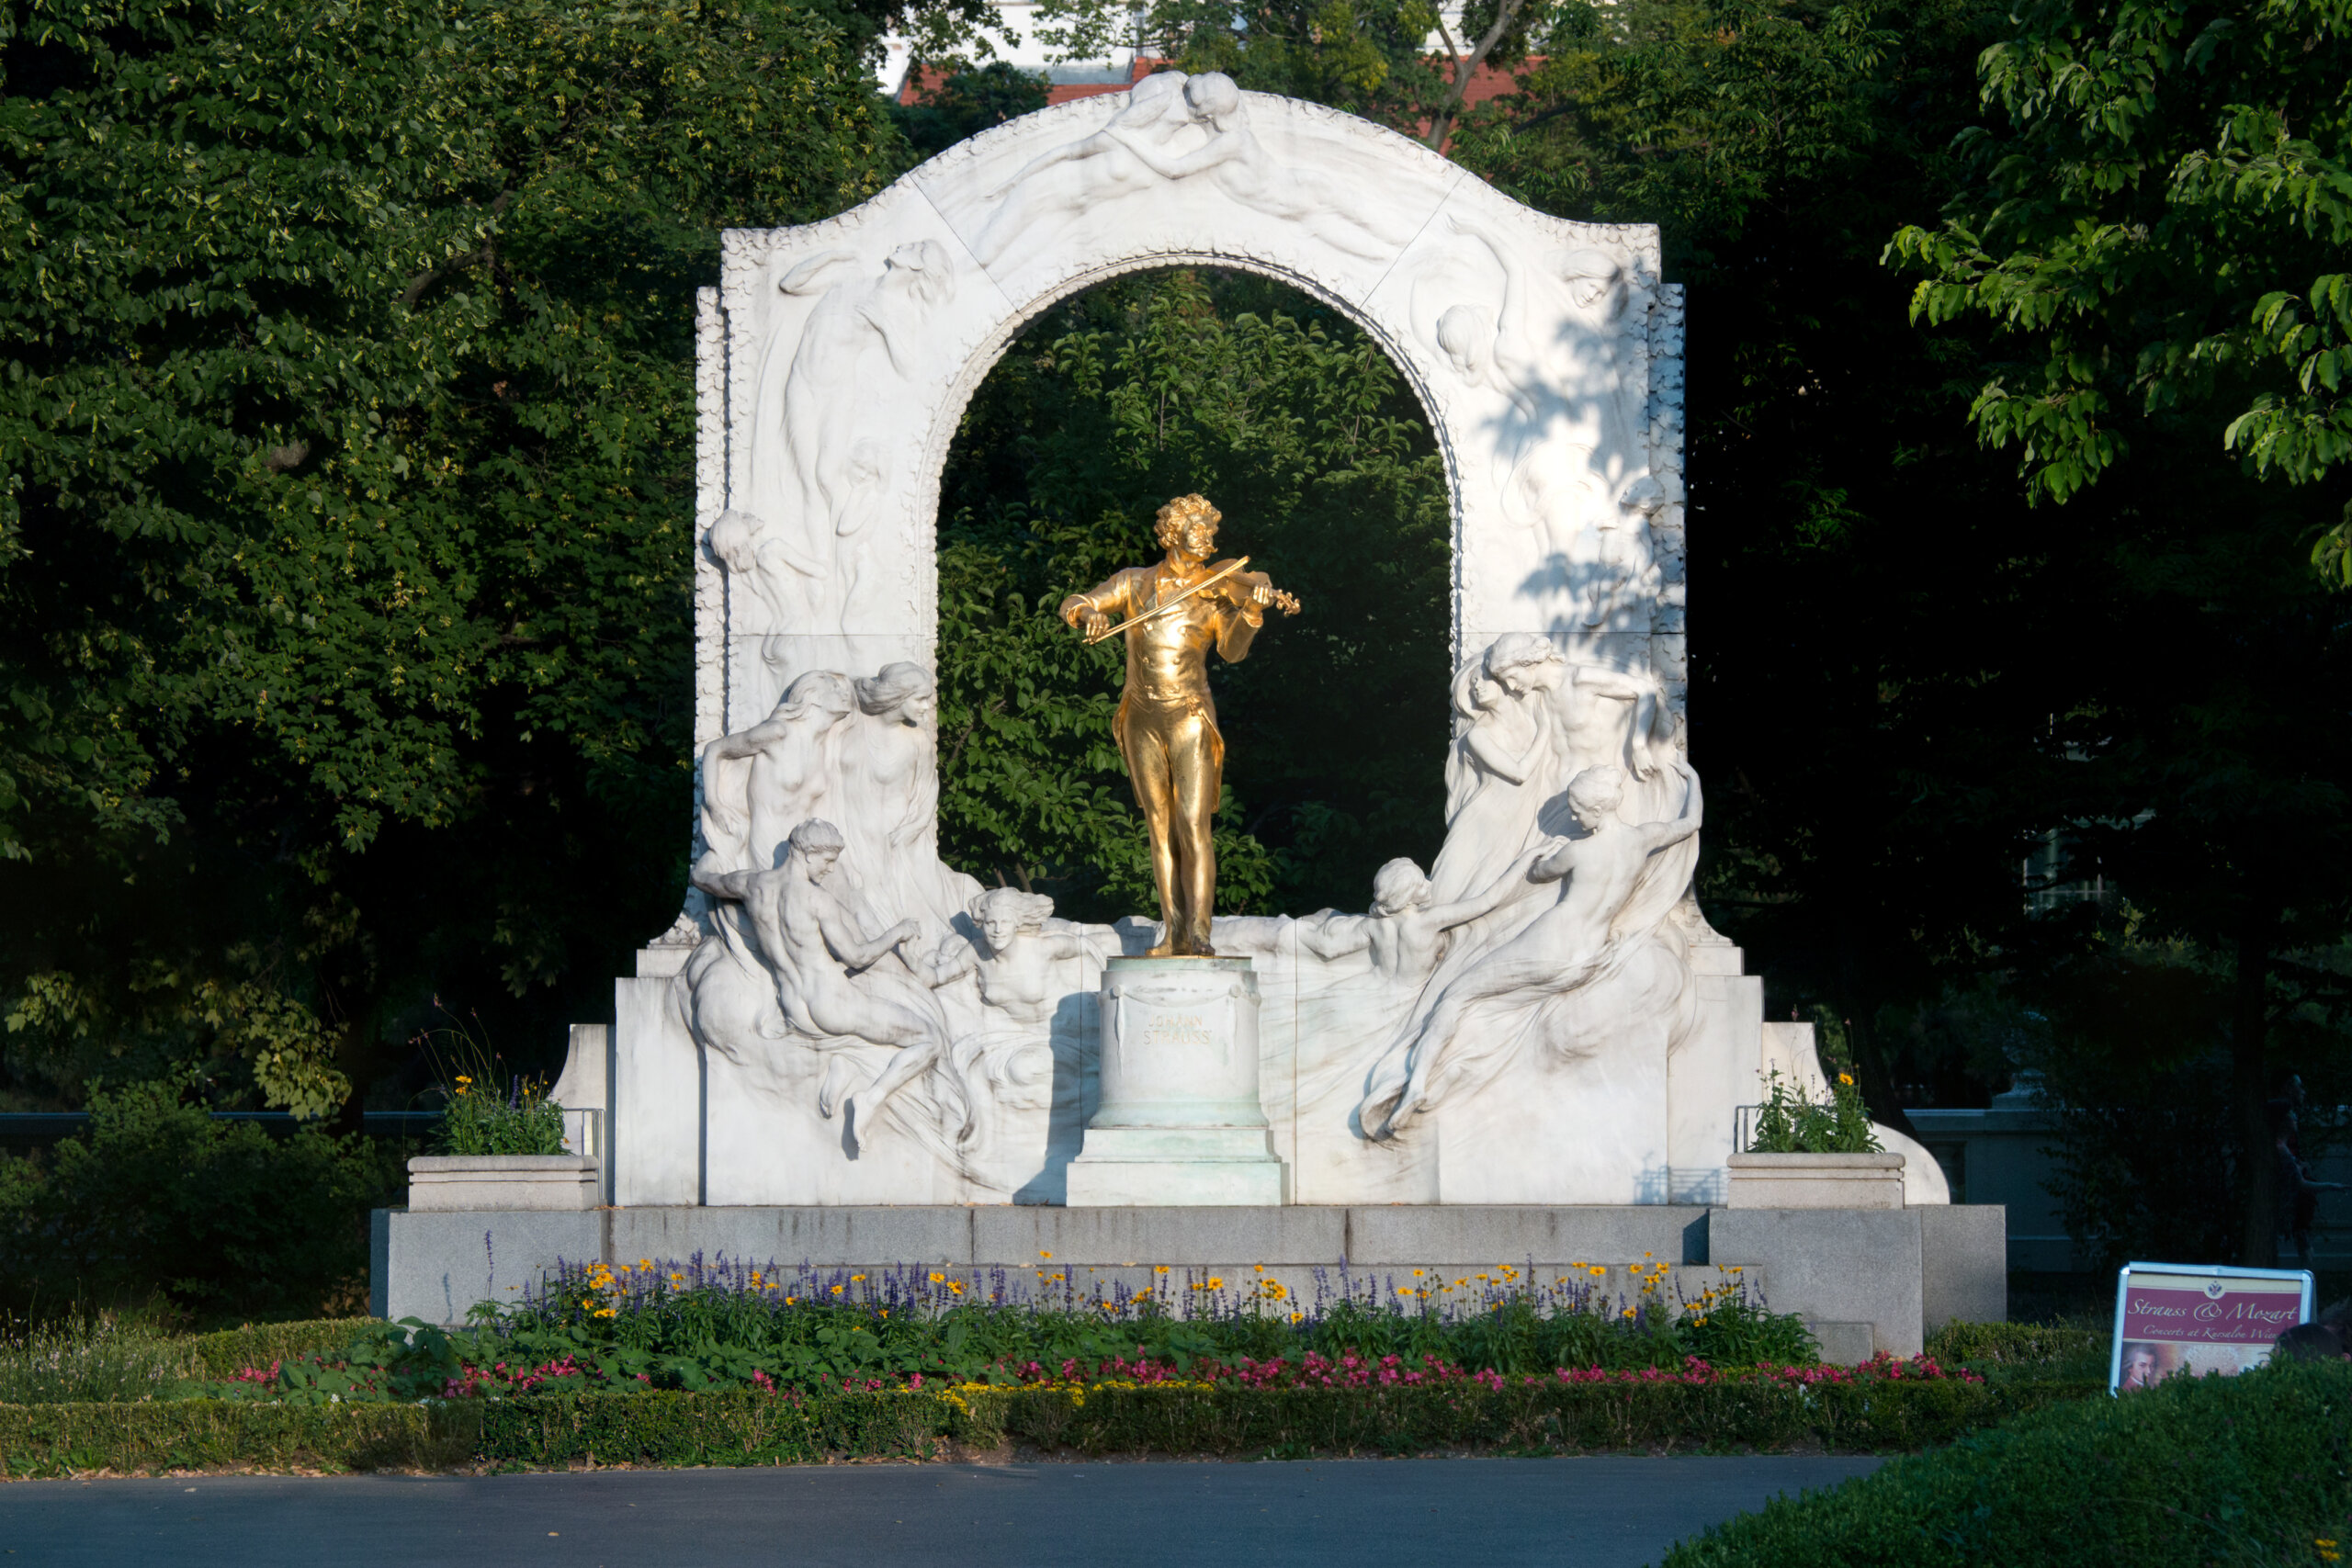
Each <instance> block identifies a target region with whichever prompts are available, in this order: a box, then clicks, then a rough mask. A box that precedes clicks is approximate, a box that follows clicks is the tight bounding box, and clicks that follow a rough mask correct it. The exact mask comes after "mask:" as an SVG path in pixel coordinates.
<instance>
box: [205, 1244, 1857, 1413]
mask: <svg viewBox="0 0 2352 1568" xmlns="http://www.w3.org/2000/svg"><path fill="white" fill-rule="evenodd" d="M1136 1274H1137V1275H1138V1276H1139V1277H1141V1278H1143V1279H1145V1280H1148V1281H1150V1283H1148V1284H1146V1285H1143V1286H1142V1287H1140V1288H1136V1287H1135V1286H1132V1285H1130V1284H1129V1283H1127V1282H1125V1281H1124V1280H1114V1281H1113V1282H1110V1283H1108V1284H1106V1285H1104V1286H1103V1287H1102V1288H1100V1289H1099V1290H1098V1289H1094V1288H1092V1287H1091V1286H1089V1285H1086V1284H1084V1283H1081V1282H1078V1281H1073V1280H1070V1279H1069V1275H1068V1274H1067V1273H1066V1272H1065V1273H1061V1274H1056V1275H1049V1276H1046V1279H1045V1280H1043V1281H1035V1280H1024V1279H1023V1278H1020V1277H1019V1276H1016V1275H1013V1274H1012V1273H1010V1272H1009V1271H1005V1270H989V1271H986V1272H984V1273H982V1274H978V1275H973V1276H969V1277H967V1278H956V1277H953V1276H951V1274H950V1273H949V1271H947V1270H945V1269H920V1268H910V1269H872V1270H858V1271H854V1272H853V1271H850V1270H832V1271H821V1270H816V1269H779V1268H777V1267H776V1266H775V1265H773V1264H770V1265H765V1266H753V1265H751V1264H748V1263H727V1262H714V1263H709V1264H706V1263H704V1262H703V1261H702V1260H701V1259H699V1258H693V1259H687V1260H684V1261H680V1262H655V1261H653V1260H650V1259H647V1260H643V1261H641V1262H640V1263H639V1264H637V1265H634V1266H627V1265H624V1266H619V1267H608V1266H605V1265H603V1264H594V1265H587V1266H582V1267H576V1268H569V1269H561V1270H560V1271H559V1272H558V1273H557V1274H556V1276H555V1277H554V1278H552V1279H550V1280H548V1281H547V1282H546V1285H545V1287H544V1288H543V1289H541V1290H539V1291H536V1292H531V1293H530V1294H529V1295H528V1296H527V1297H526V1299H525V1300H524V1301H523V1302H521V1303H517V1304H515V1305H513V1306H508V1307H495V1308H493V1307H487V1306H485V1307H481V1308H477V1309H476V1321H475V1324H474V1325H473V1326H472V1327H470V1328H468V1329H464V1330H456V1331H446V1332H445V1331H443V1330H441V1329H437V1328H432V1327H428V1326H426V1325H421V1324H414V1325H408V1326H405V1327H393V1326H391V1325H375V1326H374V1327H372V1328H370V1329H369V1330H368V1331H367V1332H366V1333H363V1334H359V1335H356V1336H355V1337H353V1339H352V1341H351V1342H350V1343H349V1344H347V1345H346V1346H345V1347H343V1348H340V1349H338V1350H336V1351H334V1352H330V1353H326V1354H314V1355H311V1356H307V1357H278V1358H275V1361H276V1364H275V1365H274V1366H273V1365H270V1364H267V1363H260V1362H256V1363H255V1364H254V1366H253V1368H252V1369H251V1371H254V1372H256V1373H261V1374H265V1375H262V1376H260V1377H257V1378H245V1379H241V1380H233V1381H226V1382H220V1383H217V1384H215V1385H214V1389H213V1392H215V1393H219V1394H220V1395H222V1396H226V1397H266V1398H280V1399H294V1400H310V1401H312V1402H322V1403H323V1402H344V1401H349V1400H354V1399H395V1400H413V1399H418V1398H425V1397H436V1398H461V1397H468V1396H476V1395H483V1394H499V1395H511V1394H523V1393H536V1392H541V1391H543V1390H546V1389H549V1388H552V1387H557V1386H560V1387H564V1388H570V1389H574V1390H578V1389H589V1388H598V1389H606V1390H612V1389H621V1388H627V1387H632V1386H633V1387H638V1388H656V1389H671V1390H679V1391H688V1392H701V1391H707V1390H713V1389H725V1388H752V1389H763V1390H766V1389H790V1390H797V1391H800V1392H804V1393H807V1392H813V1391H816V1390H820V1389H838V1388H842V1387H844V1386H847V1387H852V1388H858V1389H864V1390H866V1391H868V1392H876V1391H880V1390H883V1389H910V1390H919V1389H921V1388H922V1387H923V1386H924V1385H925V1384H927V1383H928V1384H938V1383H972V1382H978V1383H986V1384H990V1385H995V1386H1002V1387H1015V1386H1023V1385H1025V1384H1032V1383H1035V1382H1038V1381H1039V1374H1036V1373H1033V1372H1032V1371H1031V1370H1030V1369H1032V1368H1046V1367H1052V1368H1059V1367H1062V1366H1064V1365H1066V1364H1067V1365H1071V1366H1077V1367H1083V1368H1087V1369H1100V1368H1103V1367H1105V1366H1109V1365H1111V1364H1113V1363H1114V1362H1119V1363H1121V1364H1127V1363H1133V1364H1138V1365H1140V1364H1146V1363H1148V1364H1151V1365H1155V1366H1165V1367H1168V1368H1170V1369H1172V1370H1173V1371H1174V1372H1176V1373H1178V1374H1182V1375H1184V1376H1192V1375H1193V1374H1194V1372H1195V1370H1196V1369H1199V1368H1202V1367H1216V1368H1220V1369H1224V1370H1225V1371H1223V1372H1220V1374H1219V1375H1227V1374H1228V1373H1229V1374H1230V1375H1236V1376H1238V1375H1239V1373H1238V1369H1241V1368H1243V1367H1244V1366H1250V1367H1254V1368H1272V1367H1276V1366H1293V1367H1296V1368H1300V1369H1304V1368H1305V1367H1306V1366H1307V1365H1308V1364H1309V1358H1317V1359H1316V1360H1315V1361H1314V1362H1313V1364H1314V1365H1316V1366H1317V1367H1318V1368H1325V1369H1328V1368H1330V1367H1335V1366H1339V1365H1341V1364H1343V1363H1345V1364H1355V1363H1356V1362H1361V1363H1363V1364H1373V1363H1380V1362H1382V1361H1383V1360H1384V1359H1388V1360H1389V1361H1391V1362H1393V1363H1394V1364H1396V1365H1398V1366H1407V1367H1410V1368H1413V1369H1417V1370H1418V1369H1424V1368H1427V1367H1430V1366H1435V1365H1438V1364H1440V1363H1442V1364H1444V1365H1446V1366H1448V1367H1457V1368H1464V1369H1468V1370H1470V1371H1492V1372H1494V1373H1496V1374H1498V1375H1500V1376H1505V1377H1517V1376H1524V1375H1528V1374H1539V1375H1543V1376H1551V1375H1553V1374H1554V1373H1555V1372H1557V1371H1559V1370H1560V1369H1562V1368H1568V1369H1573V1370H1575V1371H1578V1372H1582V1371H1586V1370H1588V1369H1598V1370H1600V1371H1605V1372H1612V1373H1613V1372H1617V1371H1666V1372H1674V1371H1679V1370H1680V1369H1683V1368H1684V1367H1686V1366H1687V1365H1688V1364H1689V1363H1690V1362H1691V1359H1692V1358H1697V1359H1699V1360H1700V1361H1702V1362H1705V1363H1707V1364H1710V1365H1713V1366H1727V1365H1751V1366H1752V1365H1756V1364H1758V1363H1764V1362H1770V1363H1773V1364H1776V1365H1790V1364H1798V1363H1811V1362H1812V1361H1813V1360H1814V1353H1813V1343H1812V1339H1811V1337H1810V1336H1809V1335H1807V1334H1806V1332H1805V1330H1804V1325H1803V1324H1802V1323H1800V1322H1799V1321H1797V1320H1796V1319H1794V1318H1792V1317H1788V1316H1784V1315H1781V1314H1774V1313H1771V1312H1770V1310H1769V1309H1768V1308H1767V1307H1766V1306H1765V1304H1764V1303H1762V1302H1760V1301H1758V1300H1756V1299H1754V1298H1753V1296H1752V1293H1751V1292H1749V1291H1748V1290H1747V1288H1746V1286H1745V1285H1744V1284H1743V1283H1742V1281H1741V1279H1740V1276H1739V1273H1738V1271H1736V1270H1732V1269H1726V1270H1723V1271H1721V1272H1720V1274H1719V1275H1718V1276H1717V1277H1716V1279H1715V1281H1714V1282H1713V1283H1711V1284H1709V1285H1707V1286H1705V1287H1704V1288H1702V1289H1701V1290H1700V1291H1698V1292H1697V1293H1696V1294H1695V1295H1691V1296H1689V1297H1685V1296H1684V1295H1682V1294H1681V1293H1679V1292H1678V1291H1676V1290H1674V1289H1672V1288H1671V1287H1670V1286H1669V1285H1668V1272H1667V1270H1665V1269H1663V1268H1659V1267H1656V1266H1651V1267H1645V1268H1643V1269H1635V1270H1631V1271H1628V1270H1622V1269H1620V1270H1611V1269H1605V1268H1602V1267H1600V1266H1599V1265H1589V1266H1579V1269H1578V1271H1577V1273H1576V1274H1574V1275H1560V1276H1557V1277H1555V1278H1554V1279H1551V1280H1544V1281H1541V1282H1533V1281H1530V1280H1527V1278H1526V1277H1525V1271H1524V1270H1523V1269H1519V1268H1515V1267H1511V1266H1509V1265H1498V1266H1496V1267H1495V1268H1493V1269H1488V1270H1486V1271H1483V1272H1481V1273H1479V1274H1476V1275H1472V1276H1465V1277H1464V1278H1462V1279H1460V1280H1450V1281H1449V1280H1431V1279H1427V1278H1426V1277H1424V1278H1423V1279H1422V1280H1419V1281H1416V1282H1411V1283H1408V1284H1404V1285H1399V1284H1397V1283H1396V1282H1395V1281H1393V1280H1389V1279H1387V1278H1386V1277H1378V1278H1375V1277H1369V1276H1349V1275H1345V1274H1340V1275H1331V1274H1318V1275H1317V1278H1316V1281H1315V1284H1314V1287H1313V1289H1312V1291H1311V1292H1309V1293H1308V1294H1307V1297H1306V1299H1305V1300H1300V1299H1298V1296H1297V1295H1296V1293H1295V1292H1293V1291H1292V1290H1291V1289H1289V1288H1288V1287H1285V1286H1284V1285H1283V1284H1282V1283H1280V1282H1279V1281H1277V1280H1272V1279H1259V1278H1255V1277H1253V1278H1252V1279H1251V1280H1250V1282H1249V1283H1248V1284H1247V1285H1246V1286H1243V1287H1241V1288H1239V1289H1237V1290H1228V1289H1226V1288H1224V1283H1225V1282H1224V1281H1223V1280H1221V1279H1218V1278H1216V1277H1215V1276H1199V1277H1196V1278H1188V1277H1187V1276H1186V1275H1185V1274H1183V1273H1182V1272H1179V1271H1176V1270H1137V1271H1136ZM1409 1278H1410V1277H1409V1276H1408V1279H1409ZM1351 1358H1352V1359H1353V1360H1352V1361H1351ZM241 1370H243V1369H241ZM1090 1375H1091V1374H1090ZM1251 1375H1253V1376H1260V1375H1277V1374H1274V1373H1272V1372H1253V1373H1252V1374H1251ZM1415 1375H1422V1374H1421V1373H1420V1372H1419V1371H1417V1372H1416V1373H1415ZM1046 1381H1051V1380H1050V1379H1048V1380H1046Z"/></svg>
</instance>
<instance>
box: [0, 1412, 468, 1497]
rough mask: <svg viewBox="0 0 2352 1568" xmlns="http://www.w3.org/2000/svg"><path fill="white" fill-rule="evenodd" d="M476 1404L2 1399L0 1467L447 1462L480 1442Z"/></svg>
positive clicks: (143, 1468) (425, 1466)
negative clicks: (27, 1401)
mask: <svg viewBox="0 0 2352 1568" xmlns="http://www.w3.org/2000/svg"><path fill="white" fill-rule="evenodd" d="M480 1434H481V1411H480V1409H479V1408H478V1407H477V1406H474V1405H470V1404H429V1405H428V1404H323V1405H300V1404H243V1403H239V1402H233V1401H227V1400H218V1399H171V1400H153V1401H150V1402H147V1403H144V1404H6V1405H0V1474H5V1475H6V1476H8V1477H10V1478H12V1479H13V1478H17V1477H23V1476H41V1475H72V1474H76V1473H85V1472H91V1471H111V1472H115V1473H117V1474H145V1473H152V1472H156V1471H165V1470H214V1469H220V1470H442V1469H447V1467H449V1466H451V1465H455V1464H462V1463H464V1462H465V1461H467V1460H468V1459H469V1458H471V1457H472V1455H473V1454H474V1451H475V1450H477V1449H478V1448H479V1447H480V1446H481V1436H480Z"/></svg>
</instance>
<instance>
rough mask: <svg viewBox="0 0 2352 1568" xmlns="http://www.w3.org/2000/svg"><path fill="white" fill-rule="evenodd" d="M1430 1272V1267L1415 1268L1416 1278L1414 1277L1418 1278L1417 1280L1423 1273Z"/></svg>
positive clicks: (1414, 1275)
mask: <svg viewBox="0 0 2352 1568" xmlns="http://www.w3.org/2000/svg"><path fill="white" fill-rule="evenodd" d="M1428 1272H1429V1270H1428V1269H1414V1270H1413V1278H1414V1279H1416V1280H1418V1279H1419V1278H1420V1277H1421V1276H1422V1275H1424V1274H1426V1273H1428Z"/></svg>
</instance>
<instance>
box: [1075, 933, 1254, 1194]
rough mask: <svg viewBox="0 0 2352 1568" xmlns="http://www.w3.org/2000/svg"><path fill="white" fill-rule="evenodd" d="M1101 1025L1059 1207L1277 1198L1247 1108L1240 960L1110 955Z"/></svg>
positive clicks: (1250, 1058) (1247, 1021)
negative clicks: (1093, 1106) (1095, 1083)
mask: <svg viewBox="0 0 2352 1568" xmlns="http://www.w3.org/2000/svg"><path fill="white" fill-rule="evenodd" d="M1102 1027H1103V1032H1102V1069H1101V1080H1100V1081H1101V1086H1102V1089H1101V1092H1102V1100H1101V1109H1099V1110H1097V1111H1095V1113H1094V1115H1093V1117H1092V1119H1091V1120H1090V1121H1089V1122H1087V1124H1086V1141H1085V1143H1084V1145H1082V1146H1081V1147H1080V1150H1079V1154H1078V1157H1077V1158H1076V1159H1074V1160H1072V1161H1071V1162H1070V1165H1069V1200H1068V1201H1069V1205H1070V1206H1071V1207H1073V1208H1103V1207H1107V1206H1110V1205H1114V1204H1127V1205H1136V1206H1147V1207H1152V1206H1166V1205H1174V1204H1187V1205H1190V1204H1200V1205H1212V1206H1224V1205H1228V1204H1245V1205H1263V1204H1277V1203H1283V1202H1286V1201H1288V1200H1289V1179H1288V1177H1289V1169H1288V1168H1287V1167H1286V1166H1284V1165H1283V1162H1282V1159H1281V1158H1280V1157H1279V1156H1276V1155H1275V1153H1274V1151H1273V1142H1272V1134H1271V1133H1270V1131H1269V1128H1268V1123H1267V1121H1266V1113H1265V1111H1263V1110H1262V1109H1261V1107H1260V1105H1259V1102H1258V978H1257V976H1256V974H1255V973H1254V972H1253V971H1252V970H1251V968H1250V960H1248V959H1246V958H1114V959H1112V960H1110V961H1109V962H1108V963H1107V964H1104V965H1103V1026H1102Z"/></svg>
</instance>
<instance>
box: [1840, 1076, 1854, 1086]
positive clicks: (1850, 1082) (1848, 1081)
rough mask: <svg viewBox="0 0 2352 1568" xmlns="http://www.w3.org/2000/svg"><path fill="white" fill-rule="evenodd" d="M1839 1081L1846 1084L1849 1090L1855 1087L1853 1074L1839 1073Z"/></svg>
mask: <svg viewBox="0 0 2352 1568" xmlns="http://www.w3.org/2000/svg"><path fill="white" fill-rule="evenodd" d="M1838 1082H1839V1083H1841V1084H1844V1085H1845V1086H1846V1087H1847V1088H1849V1089H1851V1088H1852V1087H1853V1085H1854V1075H1853V1074H1851V1073H1839V1074H1838Z"/></svg>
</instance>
